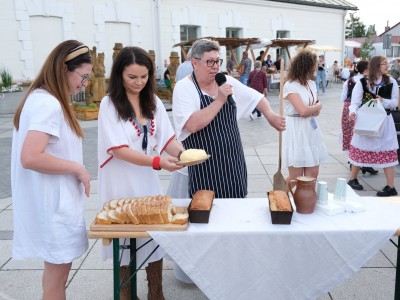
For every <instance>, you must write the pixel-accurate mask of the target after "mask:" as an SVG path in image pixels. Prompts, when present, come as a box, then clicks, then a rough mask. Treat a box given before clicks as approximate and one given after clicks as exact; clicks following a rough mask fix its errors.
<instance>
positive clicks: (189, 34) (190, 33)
mask: <svg viewBox="0 0 400 300" xmlns="http://www.w3.org/2000/svg"><path fill="white" fill-rule="evenodd" d="M198 28H199V27H198V26H189V25H181V42H187V41H191V40H195V39H197V38H198V36H197V32H198Z"/></svg>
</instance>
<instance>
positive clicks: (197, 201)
mask: <svg viewBox="0 0 400 300" xmlns="http://www.w3.org/2000/svg"><path fill="white" fill-rule="evenodd" d="M213 199H214V192H213V191H210V190H198V191H197V192H196V193H194V195H193V197H192V203H191V204H190V209H193V210H211V204H212V202H213Z"/></svg>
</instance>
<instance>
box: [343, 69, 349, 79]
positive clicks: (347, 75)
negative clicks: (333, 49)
mask: <svg viewBox="0 0 400 300" xmlns="http://www.w3.org/2000/svg"><path fill="white" fill-rule="evenodd" d="M349 77H350V70H349V68H343V69H342V78H343V79H349Z"/></svg>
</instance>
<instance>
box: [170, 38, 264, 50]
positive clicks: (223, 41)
mask: <svg viewBox="0 0 400 300" xmlns="http://www.w3.org/2000/svg"><path fill="white" fill-rule="evenodd" d="M201 39H208V40H212V41H217V42H218V43H219V45H220V46H225V47H226V48H228V49H235V48H238V47H240V46H247V45H249V44H250V45H252V44H258V43H260V39H259V38H216V37H203V38H201ZM197 40H199V39H194V40H191V41H187V42H182V43H178V44H175V45H173V46H172V47H185V46H192V45H193V43H194V42H195V41H197Z"/></svg>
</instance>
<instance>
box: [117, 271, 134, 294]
mask: <svg viewBox="0 0 400 300" xmlns="http://www.w3.org/2000/svg"><path fill="white" fill-rule="evenodd" d="M130 276H131V270H130V269H129V267H128V266H121V267H120V268H119V280H120V282H122V281H124V282H125V281H126V280H128V278H129V277H130ZM119 299H120V300H130V299H131V283H130V282H129V283H128V284H127V285H125V287H124V288H123V289H121V291H120V294H119Z"/></svg>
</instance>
